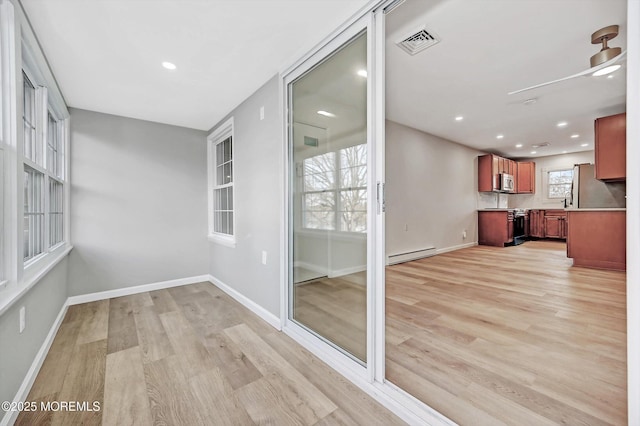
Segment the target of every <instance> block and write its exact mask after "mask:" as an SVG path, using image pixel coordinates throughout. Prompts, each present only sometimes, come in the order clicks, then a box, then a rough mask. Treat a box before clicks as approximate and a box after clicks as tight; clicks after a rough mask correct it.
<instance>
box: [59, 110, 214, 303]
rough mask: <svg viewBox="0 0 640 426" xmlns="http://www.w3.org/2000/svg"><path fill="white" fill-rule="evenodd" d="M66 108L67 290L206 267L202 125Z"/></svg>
mask: <svg viewBox="0 0 640 426" xmlns="http://www.w3.org/2000/svg"><path fill="white" fill-rule="evenodd" d="M70 112H71V173H72V175H71V183H72V184H71V239H72V241H73V245H74V250H73V251H72V252H71V255H70V258H69V296H74V295H79V294H87V293H93V292H99V291H105V290H112V289H118V288H122V287H129V286H135V285H142V284H149V283H154V282H159V281H167V280H171V279H178V278H185V277H190V276H196V275H203V274H207V272H208V271H207V255H208V251H209V248H208V246H207V198H206V197H207V188H206V185H207V166H206V134H205V132H202V131H198V130H192V129H186V128H182V127H176V126H169V125H165V124H158V123H152V122H148V121H142V120H134V119H130V118H123V117H118V116H113V115H107V114H102V113H96V112H90V111H85V110H80V109H71V110H70Z"/></svg>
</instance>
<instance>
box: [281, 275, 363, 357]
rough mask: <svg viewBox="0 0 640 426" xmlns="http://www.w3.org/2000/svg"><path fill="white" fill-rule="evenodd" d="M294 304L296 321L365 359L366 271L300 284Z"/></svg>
mask: <svg viewBox="0 0 640 426" xmlns="http://www.w3.org/2000/svg"><path fill="white" fill-rule="evenodd" d="M293 306H294V309H293V312H294V316H293V317H294V319H295V320H296V321H298V322H300V323H301V324H303V325H305V326H307V327H308V328H310V329H311V330H313V331H315V332H316V333H318V334H319V335H321V336H324V337H326V338H327V339H329V340H330V341H332V342H333V343H335V344H337V345H338V346H340V347H341V348H344V349H346V350H347V352H349V353H351V354H352V355H354V356H355V357H356V358H358V359H360V360H362V361H364V362H366V360H367V299H366V272H358V273H356V274H351V275H346V276H343V277H340V278H326V277H325V278H319V279H316V280H313V281H309V282H306V283H304V284H298V285H296V286H295V290H294V305H293Z"/></svg>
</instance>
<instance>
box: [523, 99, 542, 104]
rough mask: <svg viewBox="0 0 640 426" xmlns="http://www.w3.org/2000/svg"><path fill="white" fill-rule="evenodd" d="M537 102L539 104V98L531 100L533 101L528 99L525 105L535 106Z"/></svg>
mask: <svg viewBox="0 0 640 426" xmlns="http://www.w3.org/2000/svg"><path fill="white" fill-rule="evenodd" d="M536 102H538V99H537V98H531V99H527V100H526V101H524V102H523V104H525V105H533V104H535V103H536Z"/></svg>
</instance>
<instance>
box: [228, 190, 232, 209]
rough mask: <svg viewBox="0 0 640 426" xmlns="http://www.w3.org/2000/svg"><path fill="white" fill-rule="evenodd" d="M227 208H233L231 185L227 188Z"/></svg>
mask: <svg viewBox="0 0 640 426" xmlns="http://www.w3.org/2000/svg"><path fill="white" fill-rule="evenodd" d="M227 195H228V201H227V203H228V205H229V210H233V186H230V187H228V188H227Z"/></svg>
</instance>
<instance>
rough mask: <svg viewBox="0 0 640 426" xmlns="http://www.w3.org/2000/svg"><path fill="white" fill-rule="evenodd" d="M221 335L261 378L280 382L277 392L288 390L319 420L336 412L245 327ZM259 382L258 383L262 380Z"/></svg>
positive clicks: (327, 401) (238, 327)
mask: <svg viewBox="0 0 640 426" xmlns="http://www.w3.org/2000/svg"><path fill="white" fill-rule="evenodd" d="M225 333H226V334H227V335H228V336H229V337H230V338H231V340H233V341H234V342H235V343H236V344H237V345H238V347H239V348H240V350H242V352H244V353H245V354H246V356H247V357H248V358H249V359H250V360H251V362H252V363H253V364H254V365H255V366H256V368H257V369H258V370H259V371H260V372H261V373H262V374H263V375H264V376H269V377H270V378H271V379H274V378H275V377H279V378H281V379H282V380H283V381H284V384H280V383H278V387H279V388H280V389H285V388H290V389H292V393H294V394H295V395H297V396H298V397H299V398H300V400H301V402H303V403H304V404H305V405H307V406H308V407H309V408H310V409H311V411H312V412H313V413H314V415H315V416H316V417H317V418H318V419H321V418H323V417H324V416H326V415H327V414H329V413H331V412H332V411H334V410H335V409H336V408H337V406H336V405H335V404H334V403H333V402H332V401H331V400H330V399H329V398H327V397H326V396H325V395H324V394H323V393H322V392H320V391H319V390H318V388H316V387H315V386H313V385H312V384H311V383H310V382H309V381H308V380H307V379H306V378H305V377H304V376H303V375H302V374H301V373H300V372H299V371H298V370H296V369H295V368H293V367H292V366H291V364H289V363H288V362H287V361H286V360H285V359H284V358H283V357H282V356H281V355H280V354H278V353H277V352H276V351H275V350H274V349H273V348H272V347H271V346H269V345H268V344H267V343H265V341H264V340H262V339H261V338H260V337H259V336H258V335H257V334H256V333H254V332H253V331H252V330H251V329H250V328H249V327H248V326H246V325H244V324H241V325H237V326H235V327H231V328H228V329H226V330H225ZM259 381H262V379H260V380H259ZM271 384H273V383H271ZM270 388H272V387H270Z"/></svg>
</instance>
